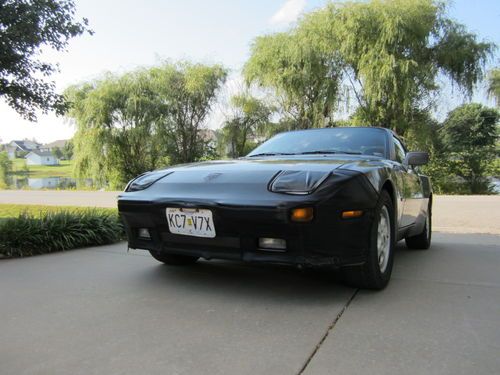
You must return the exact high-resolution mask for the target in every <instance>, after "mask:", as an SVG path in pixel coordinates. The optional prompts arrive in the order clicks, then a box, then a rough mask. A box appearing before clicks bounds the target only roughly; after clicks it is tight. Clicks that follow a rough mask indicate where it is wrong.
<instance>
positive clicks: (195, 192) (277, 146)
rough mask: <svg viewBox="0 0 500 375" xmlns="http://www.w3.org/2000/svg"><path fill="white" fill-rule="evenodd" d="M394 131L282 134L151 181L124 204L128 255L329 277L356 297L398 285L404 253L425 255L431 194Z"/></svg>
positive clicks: (424, 158)
mask: <svg viewBox="0 0 500 375" xmlns="http://www.w3.org/2000/svg"><path fill="white" fill-rule="evenodd" d="M427 162H428V154H427V153H424V152H407V151H406V148H405V146H404V144H403V142H402V141H401V140H400V139H399V138H398V137H397V136H396V135H395V134H394V133H393V132H392V131H391V130H388V129H384V128H374V127H369V128H362V127H342V128H327V129H314V130H300V131H292V132H286V133H281V134H278V135H276V136H274V137H273V138H271V139H269V140H268V141H267V142H264V143H263V144H262V145H260V146H258V147H257V148H256V149H255V150H253V151H252V152H251V153H250V154H248V155H247V156H246V157H243V158H240V159H237V160H221V161H209V162H202V163H193V164H186V165H179V166H175V167H171V168H168V169H163V170H157V171H153V172H147V173H144V174H142V175H140V176H139V177H137V178H135V179H134V180H132V181H130V182H129V184H128V185H127V187H126V189H125V192H123V193H122V194H121V195H120V196H119V199H118V208H119V211H120V215H121V217H122V219H123V222H124V224H125V228H126V231H127V235H128V242H129V247H130V248H132V249H147V250H149V251H150V252H151V255H152V256H153V257H154V258H156V259H157V260H159V261H161V262H164V263H166V264H175V265H181V264H190V263H194V262H196V260H197V259H198V258H200V257H201V258H205V259H233V260H242V261H249V262H273V263H288V264H293V265H300V266H330V267H333V268H337V269H340V272H339V274H342V275H343V276H344V277H345V279H346V280H347V281H348V282H349V283H351V284H354V285H356V286H360V287H365V288H373V289H381V288H383V287H385V286H386V285H387V283H388V281H389V279H390V276H391V272H392V264H393V253H394V246H395V243H396V241H399V240H401V239H403V238H404V239H405V240H406V244H407V246H408V247H410V248H419V249H427V248H428V247H429V246H430V242H431V207H432V190H431V186H430V182H429V179H428V178H427V177H425V176H422V175H420V174H419V173H418V170H417V169H416V167H417V166H419V165H423V164H425V163H427Z"/></svg>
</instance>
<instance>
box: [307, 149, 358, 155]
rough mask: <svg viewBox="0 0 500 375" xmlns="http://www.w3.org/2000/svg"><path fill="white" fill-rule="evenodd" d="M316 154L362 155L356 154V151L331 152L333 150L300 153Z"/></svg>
mask: <svg viewBox="0 0 500 375" xmlns="http://www.w3.org/2000/svg"><path fill="white" fill-rule="evenodd" d="M314 154H348V155H362V154H361V152H355V151H331V150H314V151H304V152H301V153H300V155H314Z"/></svg>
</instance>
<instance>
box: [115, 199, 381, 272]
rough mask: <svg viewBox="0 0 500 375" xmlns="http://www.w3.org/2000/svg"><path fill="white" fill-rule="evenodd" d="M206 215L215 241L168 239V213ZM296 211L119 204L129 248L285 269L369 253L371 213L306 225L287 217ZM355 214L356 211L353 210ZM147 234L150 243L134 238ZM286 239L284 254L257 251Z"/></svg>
mask: <svg viewBox="0 0 500 375" xmlns="http://www.w3.org/2000/svg"><path fill="white" fill-rule="evenodd" d="M186 206H188V207H198V208H205V209H210V210H211V211H212V214H213V220H214V225H215V228H216V232H217V236H216V237H215V238H199V237H191V236H183V235H178V234H173V233H170V231H169V228H168V223H167V218H166V208H167V207H186ZM294 206H295V207H296V206H297V205H296V204H295V205H289V206H288V205H285V206H281V207H252V206H250V207H249V206H237V205H235V206H223V205H216V204H209V203H208V202H203V201H199V202H195V201H190V202H184V203H181V204H180V203H179V202H168V201H162V202H134V201H126V200H123V199H121V200H120V201H119V211H120V215H121V217H122V219H123V222H124V224H125V228H126V232H127V236H128V240H129V247H130V248H133V249H146V250H153V251H158V252H167V253H172V254H182V255H190V256H196V257H202V258H205V259H228V260H240V261H248V262H270V263H286V264H295V265H305V266H324V265H325V266H326V265H329V266H342V265H351V264H360V263H363V262H364V260H365V254H366V252H367V249H368V248H369V238H370V230H371V225H372V220H373V215H372V210H371V209H370V208H364V209H363V211H364V214H363V216H362V217H360V218H355V219H348V220H345V219H342V218H341V212H342V209H338V208H337V209H336V208H333V207H331V206H320V205H316V206H313V207H314V215H315V216H314V219H313V221H311V222H309V223H294V222H291V221H290V219H289V212H290V210H291V209H292V208H293V207H294ZM356 208H359V207H356ZM139 228H147V229H148V230H149V232H150V234H151V239H144V238H140V237H139V236H138V230H139ZM261 237H271V238H280V239H284V240H285V241H286V244H287V248H286V250H285V251H270V250H268V249H260V248H259V246H258V243H259V238H261Z"/></svg>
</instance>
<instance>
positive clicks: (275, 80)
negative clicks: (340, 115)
mask: <svg viewBox="0 0 500 375" xmlns="http://www.w3.org/2000/svg"><path fill="white" fill-rule="evenodd" d="M243 74H244V76H245V79H246V81H247V83H249V84H250V83H256V84H257V85H258V86H260V87H261V88H271V89H272V90H273V94H274V95H275V98H276V99H277V101H278V103H279V105H280V109H281V112H282V114H283V116H284V117H283V121H282V124H286V125H287V126H285V127H286V128H287V129H307V128H314V127H323V126H326V125H328V124H329V122H330V121H331V120H332V116H333V113H334V111H335V109H336V105H337V102H338V100H339V97H340V91H341V87H340V86H341V75H342V71H341V65H340V62H339V60H338V59H337V58H335V57H333V58H332V54H331V53H328V54H325V53H324V52H323V51H321V50H319V49H317V48H316V47H315V46H313V45H311V44H310V40H309V39H308V37H307V35H304V33H301V32H297V30H292V31H290V32H283V33H277V34H273V35H266V36H261V37H258V38H257V39H256V40H255V41H254V42H253V44H252V47H251V57H250V59H249V60H248V61H247V63H246V64H245V66H244V69H243Z"/></svg>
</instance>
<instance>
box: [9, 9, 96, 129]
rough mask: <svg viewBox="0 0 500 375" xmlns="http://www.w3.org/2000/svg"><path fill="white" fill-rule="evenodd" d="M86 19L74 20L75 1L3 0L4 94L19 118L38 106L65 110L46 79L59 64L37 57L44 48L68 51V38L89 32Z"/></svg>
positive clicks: (30, 116)
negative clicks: (66, 49)
mask: <svg viewBox="0 0 500 375" xmlns="http://www.w3.org/2000/svg"><path fill="white" fill-rule="evenodd" d="M87 24H88V22H87V20H86V19H83V20H81V21H77V20H75V4H74V1H72V0H2V1H0V97H2V98H4V99H5V100H6V101H7V103H8V104H9V105H10V106H11V107H12V108H14V109H15V110H16V111H17V112H18V113H19V114H20V115H21V116H23V117H25V118H27V119H29V120H35V119H36V110H41V111H42V112H48V111H51V110H55V111H56V113H58V114H61V113H62V112H63V111H64V110H65V108H66V107H65V104H64V100H63V97H62V96H61V95H59V94H57V93H56V92H55V85H54V82H51V81H47V80H46V78H47V77H49V76H50V75H51V74H52V73H54V72H55V71H57V66H56V65H53V64H49V63H47V62H44V61H41V60H40V59H39V56H40V52H41V49H42V48H46V47H50V48H52V49H55V50H57V51H61V50H64V49H65V48H66V46H67V44H68V41H69V39H71V38H73V37H75V36H78V35H80V34H82V33H84V32H91V31H90V30H89V29H88V27H87Z"/></svg>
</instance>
